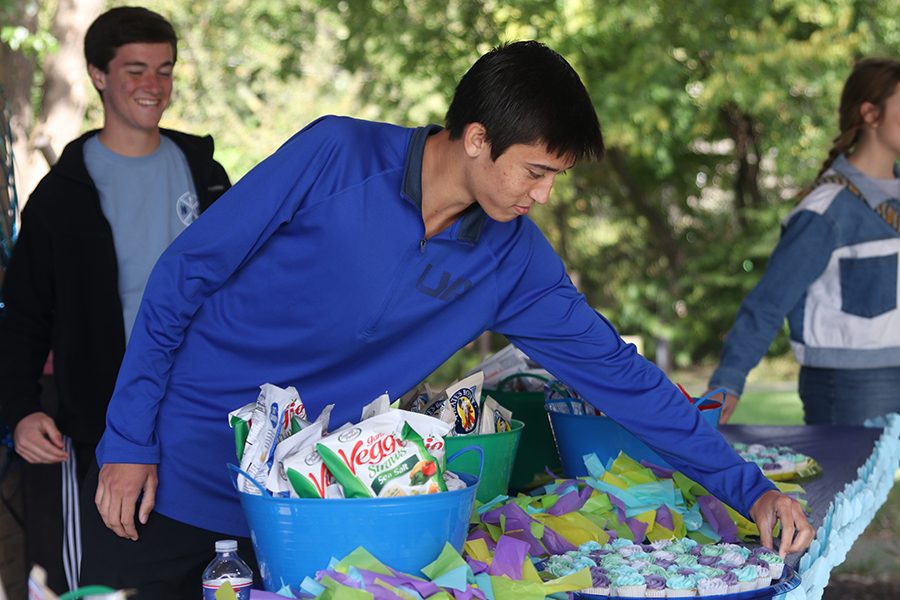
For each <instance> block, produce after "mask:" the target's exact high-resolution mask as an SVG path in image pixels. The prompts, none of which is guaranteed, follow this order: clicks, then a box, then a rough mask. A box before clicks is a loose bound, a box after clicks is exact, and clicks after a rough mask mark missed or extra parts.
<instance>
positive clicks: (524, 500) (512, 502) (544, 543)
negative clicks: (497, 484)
mask: <svg viewBox="0 0 900 600" xmlns="http://www.w3.org/2000/svg"><path fill="white" fill-rule="evenodd" d="M585 465H586V466H587V468H588V473H589V474H588V475H587V476H585V477H582V478H579V479H561V480H557V481H555V482H554V483H552V484H549V485H547V486H545V487H544V488H543V490H542V491H543V492H544V493H543V494H536V495H531V496H525V495H522V494H520V495H519V496H517V497H515V498H507V499H506V500H505V501H503V502H494V503H493V504H492V505H491V507H490V509H489V510H479V511H478V516H479V518H480V522H479V523H478V524H477V526H476V527H475V528H474V529H473V530H472V531H471V533H470V537H469V539H483V540H484V541H485V543H486V544H487V546H488V548H490V543H491V542H492V541H494V542H495V541H496V540H498V539H499V538H500V537H501V536H509V537H511V538H515V539H517V540H520V541H521V542H523V543H525V544H527V545H528V553H529V554H530V555H531V556H532V557H536V558H541V557H546V556H550V555H555V554H563V553H565V552H566V551H568V550H573V549H575V548H576V547H577V546H579V545H580V544H583V543H584V542H586V541H590V540H593V541H596V542H598V543H601V544H604V543H607V542H608V541H610V540H613V539H616V538H619V537H622V538H626V539H629V540H632V541H634V542H637V543H640V542H643V541H645V540H646V541H649V542H652V541H655V540H661V539H671V538H673V537H676V538H679V537H690V538H692V539H694V540H695V541H697V542H701V543H716V542H719V541H725V542H737V541H738V540H743V541H751V540H754V541H755V539H757V538H758V536H759V530H758V529H757V528H756V525H754V524H753V522H752V521H749V520H748V519H746V518H745V517H743V516H742V515H741V514H739V513H738V512H737V511H735V510H733V509H732V508H731V507H729V506H727V505H726V504H724V503H722V502H721V501H720V500H718V499H717V498H715V497H714V496H712V495H711V494H710V493H709V491H707V490H706V489H705V488H704V487H703V486H701V485H700V484H698V483H697V482H695V481H693V480H691V479H689V478H688V477H686V476H685V475H684V474H682V473H680V472H678V471H671V470H667V469H659V468H656V466H655V465H652V464H649V463H647V462H640V463H639V462H637V461H635V460H634V459H632V458H631V457H629V456H627V455H626V454H624V453H620V454H619V455H618V456H617V457H616V458H615V459H610V460H609V461H607V463H606V464H603V463H602V462H601V461H600V460H599V459H597V457H596V455H591V456H587V457H585ZM778 485H779V487H781V489H782V491H784V492H785V493H788V494H790V495H793V496H795V497H796V496H799V494H801V493H803V488H802V487H800V486H798V485H796V484H783V483H779V484H778Z"/></svg>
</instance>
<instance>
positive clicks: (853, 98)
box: [816, 58, 900, 179]
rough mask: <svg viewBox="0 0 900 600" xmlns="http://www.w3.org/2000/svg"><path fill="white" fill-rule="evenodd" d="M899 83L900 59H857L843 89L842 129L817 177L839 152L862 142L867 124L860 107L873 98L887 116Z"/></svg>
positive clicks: (881, 113)
mask: <svg viewBox="0 0 900 600" xmlns="http://www.w3.org/2000/svg"><path fill="white" fill-rule="evenodd" d="M898 83H900V60H896V59H893V58H864V59H862V60H861V61H859V62H858V63H856V66H854V67H853V72H851V73H850V76H849V77H847V81H846V83H844V90H843V91H842V92H841V106H840V109H839V110H838V115H839V126H840V129H841V131H840V133H839V134H838V136H837V137H836V138H834V143H833V145H832V146H831V150H830V151H829V152H828V158H826V159H825V162H824V163H823V165H822V170H821V171H819V175H818V176H817V177H816V178H817V179H818V177H821V176H822V173H824V172H825V171H827V170H828V168H829V167H830V166H831V163H833V162H834V159H835V158H837V156H838V155H839V154H846V153H848V152H850V151H851V150H853V148H854V147H855V146H856V144H857V142H859V138H860V134H861V133H862V128H863V125H865V120H863V117H862V114H860V111H859V109H860V107H861V106H862V105H863V103H864V102H871V103H872V104H874V105H875V106H877V107H878V112H879V113H880V115H882V116H883V115H884V102H885V100H887V99H888V98H889V97H890V96H891V95H893V93H894V90H895V89H897V84H898ZM879 118H880V117H879Z"/></svg>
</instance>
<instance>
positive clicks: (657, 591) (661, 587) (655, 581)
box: [644, 575, 666, 598]
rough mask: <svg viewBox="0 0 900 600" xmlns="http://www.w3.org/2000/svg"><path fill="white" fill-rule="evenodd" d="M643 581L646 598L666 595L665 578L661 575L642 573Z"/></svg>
mask: <svg viewBox="0 0 900 600" xmlns="http://www.w3.org/2000/svg"><path fill="white" fill-rule="evenodd" d="M644 583H645V584H647V589H646V590H645V591H644V596H646V597H647V598H665V597H666V578H665V577H663V576H661V575H644Z"/></svg>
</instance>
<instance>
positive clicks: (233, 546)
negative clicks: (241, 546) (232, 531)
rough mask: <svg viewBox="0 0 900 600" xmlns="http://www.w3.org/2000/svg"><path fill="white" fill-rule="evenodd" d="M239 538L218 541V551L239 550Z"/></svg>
mask: <svg viewBox="0 0 900 600" xmlns="http://www.w3.org/2000/svg"><path fill="white" fill-rule="evenodd" d="M237 546H238V544H237V540H219V541H217V542H216V552H237Z"/></svg>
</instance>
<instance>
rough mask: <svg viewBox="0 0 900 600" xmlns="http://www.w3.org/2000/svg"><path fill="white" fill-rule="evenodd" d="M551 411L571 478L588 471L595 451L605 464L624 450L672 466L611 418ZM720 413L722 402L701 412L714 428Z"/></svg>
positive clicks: (564, 464) (716, 426) (557, 444)
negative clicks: (586, 460) (588, 459)
mask: <svg viewBox="0 0 900 600" xmlns="http://www.w3.org/2000/svg"><path fill="white" fill-rule="evenodd" d="M548 412H549V413H550V426H551V428H552V429H553V438H554V439H555V440H556V447H557V449H558V450H559V456H560V458H561V459H562V465H563V472H564V473H565V474H566V475H567V476H569V477H581V476H583V475H587V474H588V472H587V468H586V467H585V466H584V457H585V456H586V455H588V454H592V453H593V454H596V455H597V457H598V458H599V459H600V461H601V462H603V463H604V464H606V462H607V460H608V459H609V458H615V457H616V456H618V455H619V452H620V451H621V452H625V453H626V454H627V455H628V456H630V457H631V458H633V459H635V460H637V461H641V460H646V461H648V462H651V463H653V464H656V465H660V466H662V467H668V468H671V465H669V463H667V462H666V461H664V460H663V459H662V458H661V457H660V456H659V455H658V454H657V453H656V452H654V451H653V450H651V449H650V448H649V447H648V446H647V445H646V444H645V443H644V442H642V441H641V440H639V439H638V438H636V437H635V436H633V435H632V434H631V433H629V432H628V430H626V429H625V428H624V427H622V426H621V425H619V424H618V423H616V422H615V421H613V420H612V419H610V418H609V417H604V416H599V417H598V416H588V415H571V414H566V413H559V412H553V411H548ZM721 413H722V406H721V404H719V406H718V407H717V408H709V409H704V410H701V411H700V414H701V415H702V416H703V418H704V419H706V421H707V422H708V423H709V424H710V425H712V426H713V427H714V428H718V426H719V415H720V414H721Z"/></svg>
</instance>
